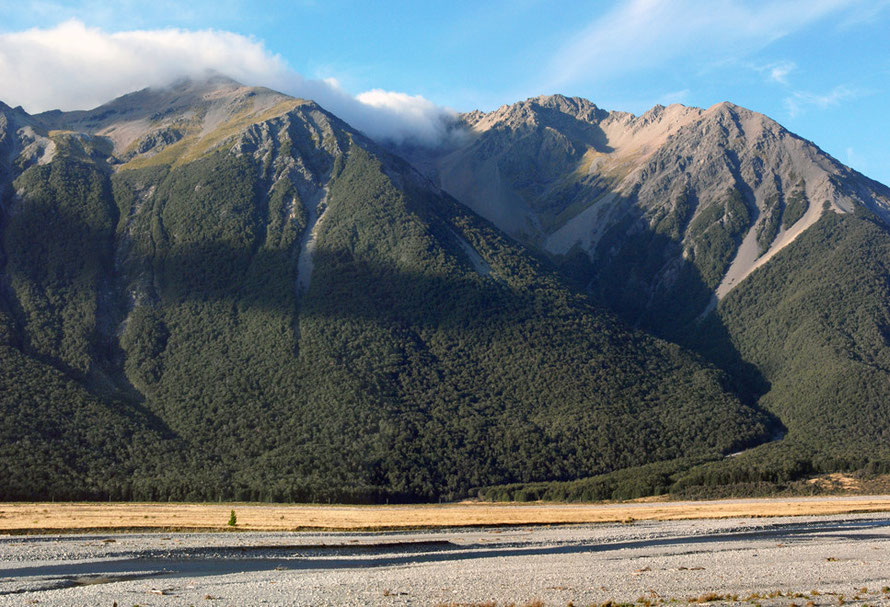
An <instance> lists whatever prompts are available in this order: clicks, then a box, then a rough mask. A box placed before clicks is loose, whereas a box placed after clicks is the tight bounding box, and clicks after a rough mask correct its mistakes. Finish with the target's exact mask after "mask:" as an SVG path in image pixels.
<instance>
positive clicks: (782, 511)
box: [0, 496, 890, 533]
mask: <svg viewBox="0 0 890 607" xmlns="http://www.w3.org/2000/svg"><path fill="white" fill-rule="evenodd" d="M232 510H234V511H235V513H236V515H237V519H238V524H237V527H236V528H237V529H242V530H253V531H287V530H296V529H343V530H347V529H352V530H355V529H400V528H406V529H407V528H420V527H466V526H489V525H490V526H497V525H555V524H570V523H607V522H631V521H639V520H682V519H703V518H730V517H763V516H801V515H822V514H844V513H852V512H883V511H890V496H874V497H859V498H846V497H844V498H791V499H783V500H775V499H748V500H727V501H715V502H636V503H617V504H614V503H613V504H489V503H461V504H448V505H411V506H316V505H280V504H277V505H276V504H272V505H261V504H158V503H145V504H139V503H56V504H49V503H44V504H39V503H37V504H35V503H7V504H0V532H14V533H21V532H43V531H73V530H86V529H171V528H179V529H208V530H225V529H231V527H228V526H227V525H226V523H227V522H228V520H229V514H230V512H231V511H232Z"/></svg>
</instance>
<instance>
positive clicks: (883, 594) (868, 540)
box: [0, 514, 890, 607]
mask: <svg viewBox="0 0 890 607" xmlns="http://www.w3.org/2000/svg"><path fill="white" fill-rule="evenodd" d="M888 586H890V516H888V515H887V514H863V515H842V516H820V517H793V518H791V517H775V518H760V519H723V520H697V521H645V522H642V521H637V522H632V523H628V524H596V525H569V526H552V527H510V528H478V529H444V530H434V531H400V532H385V533H379V532H378V533H352V532H332V533H316V532H313V533H259V532H249V533H247V532H243V533H239V532H232V533H172V534H164V533H138V534H131V533H113V534H76V535H27V536H16V535H4V536H0V605H35V604H36V605H60V606H75V605H76V606H81V605H107V606H108V607H111V606H112V605H113V604H115V603H116V604H117V605H118V606H119V607H125V606H126V607H132V606H134V605H139V606H154V605H159V606H161V605H203V606H208V607H209V606H215V605H218V606H221V607H223V606H229V605H238V606H240V605H306V606H318V605H338V606H339V605H374V606H377V605H381V606H393V605H473V604H478V603H485V602H496V603H497V604H498V605H509V604H511V603H515V604H516V605H523V604H527V603H530V602H533V601H536V600H537V601H541V602H542V603H543V604H544V605H559V606H565V605H568V604H574V605H589V604H594V603H595V604H602V603H604V602H606V601H610V600H611V601H614V602H637V603H644V604H650V603H651V604H659V603H662V602H665V603H669V602H671V601H679V602H682V603H687V601H688V600H689V599H692V598H696V599H700V600H701V601H705V600H707V599H710V602H713V603H724V604H748V605H750V604H760V605H763V606H766V605H792V604H794V605H798V606H799V607H804V606H805V605H807V604H808V603H812V605H851V604H854V605H866V604H867V605H888V606H890V588H887V587H888ZM882 589H883V590H882ZM708 595H710V596H708ZM812 605H811V606H810V607H812Z"/></svg>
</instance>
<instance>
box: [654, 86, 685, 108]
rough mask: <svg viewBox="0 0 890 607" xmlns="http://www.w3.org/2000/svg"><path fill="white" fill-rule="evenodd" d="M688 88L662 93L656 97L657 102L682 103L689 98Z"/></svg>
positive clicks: (664, 103) (665, 103) (662, 103)
mask: <svg viewBox="0 0 890 607" xmlns="http://www.w3.org/2000/svg"><path fill="white" fill-rule="evenodd" d="M689 93H690V91H689V89H683V90H682V91H671V92H669V93H665V94H663V95H662V96H661V97H659V98H658V103H660V104H661V105H670V104H672V103H683V102H684V101H686V99H688V98H689Z"/></svg>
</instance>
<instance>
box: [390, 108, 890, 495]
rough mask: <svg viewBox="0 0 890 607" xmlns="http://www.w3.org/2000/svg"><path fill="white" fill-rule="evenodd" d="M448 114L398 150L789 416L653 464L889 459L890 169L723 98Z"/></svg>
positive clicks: (578, 278)
mask: <svg viewBox="0 0 890 607" xmlns="http://www.w3.org/2000/svg"><path fill="white" fill-rule="evenodd" d="M460 119H461V121H462V123H463V124H464V125H465V127H466V132H467V134H466V136H465V137H464V138H463V139H462V140H455V141H456V143H452V145H450V146H449V147H443V148H440V149H436V150H421V151H414V150H402V152H403V153H405V154H406V155H408V156H409V157H410V158H411V159H412V160H413V161H414V163H415V165H416V166H418V167H419V168H422V170H424V172H425V173H426V174H427V175H428V176H429V177H430V178H431V179H432V180H433V181H435V182H436V183H437V184H438V185H439V186H440V187H441V188H442V189H443V190H445V191H447V192H448V193H450V194H452V195H454V196H455V197H456V198H457V199H458V200H459V201H460V202H462V203H464V204H465V205H467V206H468V207H470V208H471V209H473V210H474V211H476V212H477V213H479V214H480V215H482V216H483V217H485V218H487V219H489V220H490V221H492V222H493V223H494V224H495V225H497V226H498V227H500V228H501V229H502V230H504V231H505V232H506V233H507V234H509V235H511V236H513V237H514V238H516V239H517V240H519V241H521V242H523V243H524V244H526V245H527V246H529V247H530V248H532V249H533V250H536V251H538V252H539V253H540V254H542V255H545V256H547V257H548V258H550V259H551V260H552V261H553V262H554V263H555V264H557V265H558V266H560V268H561V271H562V273H563V275H564V278H565V279H567V280H569V281H570V282H572V283H573V284H574V285H575V286H576V287H577V288H578V289H579V290H581V291H585V292H587V293H589V294H591V295H592V296H593V297H594V299H595V300H596V301H597V302H599V303H600V304H601V305H604V306H605V307H608V308H610V309H611V310H612V311H613V312H614V313H615V314H617V315H618V316H619V317H621V318H622V319H623V320H625V322H627V323H628V324H630V325H631V326H634V327H637V328H641V329H645V330H647V331H650V332H652V333H654V334H655V335H658V336H660V337H662V338H664V339H667V340H670V341H673V342H675V343H679V344H682V345H684V346H686V347H689V348H692V349H693V350H695V351H697V352H698V353H699V354H701V355H702V356H704V357H705V358H706V359H707V360H709V361H711V362H712V363H714V364H716V365H718V366H719V367H721V368H722V369H724V370H725V371H726V372H727V373H728V374H729V375H730V377H732V384H733V386H734V387H735V389H736V390H737V391H738V392H739V394H741V395H742V396H743V398H746V399H750V402H757V403H758V405H759V406H761V407H763V408H764V409H765V410H767V411H769V412H771V413H773V414H774V415H776V416H777V418H778V419H779V420H781V422H782V424H783V426H784V427H785V432H782V433H780V434H777V435H776V437H775V438H777V439H778V438H779V437H783V438H782V440H776V441H772V442H771V443H770V444H768V445H764V446H762V447H759V448H757V449H754V450H752V451H750V452H746V453H744V454H742V455H741V456H739V457H734V458H731V459H729V460H726V461H724V462H719V463H713V464H708V465H707V466H704V467H701V468H696V469H695V470H693V471H691V472H689V474H688V476H687V477H685V478H679V477H677V476H676V475H674V476H673V477H672V478H671V479H669V480H663V482H666V483H667V484H668V485H670V484H671V483H675V485H674V486H675V488H677V489H680V488H683V489H684V490H688V491H692V490H694V489H693V488H694V487H700V486H702V485H720V486H726V485H732V484H739V490H740V491H747V490H750V489H751V487H748V488H744V487H741V485H742V484H748V485H751V484H754V485H756V484H757V483H775V482H786V481H793V480H795V479H801V478H805V477H806V476H808V475H811V474H816V473H819V472H831V471H836V470H859V469H862V468H864V467H870V468H869V469H871V470H878V469H884V468H887V466H886V461H887V458H888V454H890V446H888V443H887V437H888V426H887V423H886V421H885V420H887V419H890V405H888V403H890V400H888V398H887V396H888V395H887V386H890V376H888V375H887V371H888V370H890V366H887V362H886V360H885V359H886V357H887V356H888V353H890V350H888V346H890V341H888V336H890V333H888V331H887V327H888V326H890V325H888V323H887V318H888V306H887V303H886V302H887V301H888V296H890V293H888V290H887V285H888V284H890V275H888V270H887V268H888V262H890V257H888V251H890V249H888V246H890V240H888V224H887V221H888V219H890V188H887V187H886V186H885V185H883V184H880V183H878V182H875V181H873V180H870V179H868V178H867V177H865V176H863V175H861V174H859V173H857V172H855V171H853V170H852V169H849V168H848V167H846V166H844V165H843V164H841V163H840V162H838V161H837V160H835V159H833V158H831V157H830V156H828V155H827V154H825V153H824V152H823V151H822V150H820V149H819V148H818V147H816V146H815V145H814V144H812V143H810V142H808V141H806V140H804V139H801V138H800V137H798V136H796V135H794V134H793V133H790V132H789V131H787V130H786V129H784V128H783V127H782V126H781V125H779V124H778V123H776V122H775V121H773V120H771V119H769V118H768V117H766V116H763V115H761V114H757V113H755V112H752V111H750V110H747V109H744V108H741V107H738V106H735V105H732V104H730V103H720V104H717V105H715V106H713V107H710V108H708V109H699V108H691V107H685V106H681V105H672V106H669V107H662V106H656V107H654V108H653V109H651V110H649V111H648V112H646V113H645V114H643V115H641V116H633V115H631V114H627V113H622V112H608V111H605V110H602V109H600V108H598V107H596V106H595V105H594V104H592V103H590V102H589V101H587V100H584V99H578V98H567V97H563V96H560V95H555V96H548V97H537V98H533V99H528V100H527V101H524V102H520V103H516V104H513V105H510V106H504V107H501V108H499V109H498V110H496V111H494V112H490V113H481V112H473V113H470V114H465V115H463V116H461V117H460ZM670 472H674V471H670ZM659 474H661V473H659ZM538 489H540V488H538ZM538 489H536V490H535V491H537V492H538V493H537V494H540V491H538ZM576 489H577V490H578V491H582V490H586V489H584V488H580V489H578V488H575V489H572V491H574V490H576ZM559 490H560V491H564V490H565V487H562V488H560V489H559ZM535 491H532V493H535Z"/></svg>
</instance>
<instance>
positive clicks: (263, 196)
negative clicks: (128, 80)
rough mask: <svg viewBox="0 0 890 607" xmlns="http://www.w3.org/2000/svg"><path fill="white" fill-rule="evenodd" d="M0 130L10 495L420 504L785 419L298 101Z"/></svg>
mask: <svg viewBox="0 0 890 607" xmlns="http://www.w3.org/2000/svg"><path fill="white" fill-rule="evenodd" d="M548 133H549V131H548ZM0 148H2V149H3V151H4V152H5V153H4V154H3V155H2V158H0V162H2V164H0V180H2V181H0V187H2V190H0V191H2V223H0V245H2V246H0V250H2V259H0V262H2V271H0V412H2V415H0V496H2V497H3V498H4V499H47V498H54V499H165V500H166V499H174V500H176V499H189V500H209V499H239V500H243V499H251V500H309V501H322V500H332V499H333V500H338V501H379V500H384V499H387V500H389V499H393V500H406V499H409V500H435V499H437V498H443V497H445V498H450V497H457V496H462V495H467V494H468V492H469V491H470V490H471V489H473V488H476V487H483V486H493V485H503V484H508V483H528V482H540V481H571V480H574V479H582V478H585V477H590V476H594V475H602V474H611V473H615V472H616V471H620V470H624V469H627V468H630V467H636V466H647V465H648V466H652V465H662V466H666V467H668V468H671V467H673V468H679V467H682V466H681V465H680V463H678V462H686V464H683V465H685V466H687V467H688V462H700V461H712V460H719V459H721V458H722V457H723V455H725V454H727V453H730V452H734V451H738V450H741V449H745V448H748V447H752V446H754V445H757V444H760V443H762V442H764V441H766V440H768V439H769V438H770V436H772V435H773V434H775V432H776V431H777V429H780V428H781V423H780V422H779V421H778V420H777V419H776V418H775V417H774V416H773V415H770V414H769V413H767V412H765V411H763V410H762V409H761V408H760V407H759V406H758V405H757V404H756V403H755V402H754V401H753V400H751V399H750V398H747V397H745V396H744V395H742V396H741V397H740V396H739V395H738V394H736V393H735V392H734V386H733V385H732V381H731V377H730V376H728V375H727V374H726V373H724V372H723V371H721V370H719V369H717V368H716V367H715V366H714V365H712V364H710V363H708V362H706V361H705V360H704V359H703V358H702V357H701V356H700V355H698V354H694V353H692V352H690V351H689V350H687V349H685V348H684V347H681V346H680V345H676V344H672V343H669V342H667V341H665V340H662V339H659V338H656V337H653V336H651V335H649V334H647V333H646V332H644V331H642V330H639V329H634V328H631V327H630V326H629V325H628V324H627V323H626V322H625V321H623V320H621V319H620V318H618V317H617V316H616V315H615V314H614V313H612V312H609V311H608V310H607V309H606V308H605V307H603V305H602V304H600V303H596V302H594V301H593V300H592V299H591V298H590V297H589V296H588V295H587V294H586V293H583V292H580V291H579V290H578V289H576V288H575V287H574V286H573V284H574V283H573V282H572V281H573V280H575V276H574V275H571V276H569V277H568V278H566V277H565V276H563V275H562V274H561V273H560V270H559V268H558V267H557V265H556V264H555V263H554V262H553V261H552V260H550V259H548V258H547V257H546V256H542V255H541V254H539V253H537V252H534V251H531V250H530V249H528V248H527V247H526V246H524V245H523V244H521V243H519V242H517V241H515V240H514V239H512V238H510V237H509V236H507V235H506V234H505V232H504V231H502V230H501V229H499V228H498V227H497V226H496V225H493V223H491V222H490V221H488V220H486V219H485V218H484V216H485V213H481V210H480V214H481V215H483V217H480V215H479V214H476V213H475V212H473V211H472V210H470V209H469V208H468V207H467V206H464V205H462V204H460V203H459V202H458V201H457V200H455V199H454V198H453V197H452V196H451V195H450V194H449V193H446V189H447V188H446V189H443V188H442V187H439V186H436V185H435V184H434V183H432V182H431V181H430V180H429V179H428V178H427V177H425V176H423V175H422V174H421V173H419V172H418V171H416V170H415V169H414V168H412V166H411V165H410V164H409V163H408V162H406V161H405V160H403V159H402V158H400V157H399V156H397V155H394V154H392V153H391V152H388V151H386V150H385V149H383V148H382V147H381V146H379V145H378V144H377V143H375V142H373V141H371V140H369V139H368V138H366V137H365V136H363V135H362V134H361V133H359V132H357V131H355V130H354V129H352V128H351V127H350V126H349V125H347V124H345V123H344V122H342V121H341V120H339V119H338V118H337V117H335V116H333V115H332V114H330V113H328V112H326V111H325V110H324V109H322V108H321V107H319V106H318V105H317V104H315V103H313V102H311V101H306V100H300V99H293V98H290V97H287V96H285V95H281V94H279V93H276V92H274V91H270V90H268V89H261V88H251V87H245V86H242V85H240V84H238V83H236V82H234V81H231V80H229V79H226V78H223V77H214V78H210V79H207V80H200V81H191V80H188V81H182V82H179V83H176V84H174V85H172V86H170V87H168V88H164V89H158V90H152V89H146V90H143V91H138V92H135V93H132V94H130V95H125V96H124V97H121V98H119V99H116V100H114V101H112V102H110V103H108V104H106V105H104V106H101V107H99V108H96V109H94V110H91V111H87V112H66V113H63V112H47V113H44V114H38V115H33V116H32V115H29V114H27V113H25V112H24V111H22V110H21V109H11V108H9V107H8V106H2V107H0ZM442 183H443V185H444V184H446V183H447V182H446V181H445V180H443V182H442ZM517 187H518V186H517ZM454 193H456V194H458V195H461V194H462V192H459V191H457V192H454ZM468 204H470V203H469V202H468ZM470 206H471V207H472V206H473V205H470ZM542 216H543V215H542ZM507 228H509V226H507V227H505V228H504V229H505V230H506V231H507V232H508V233H509V229H507ZM672 462H673V463H672ZM636 490H637V491H638V492H641V493H645V492H651V491H652V490H653V488H652V487H650V486H645V487H639V488H637V489H636Z"/></svg>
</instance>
